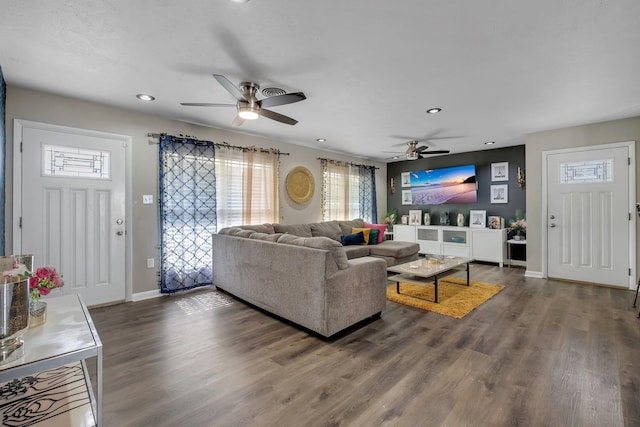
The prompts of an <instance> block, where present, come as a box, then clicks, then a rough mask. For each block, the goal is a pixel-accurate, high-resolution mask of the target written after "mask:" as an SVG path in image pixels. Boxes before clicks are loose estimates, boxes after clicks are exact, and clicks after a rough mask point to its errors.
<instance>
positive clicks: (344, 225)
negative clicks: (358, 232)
mask: <svg viewBox="0 0 640 427" xmlns="http://www.w3.org/2000/svg"><path fill="white" fill-rule="evenodd" d="M336 222H337V223H338V226H339V227H340V230H342V235H343V236H344V235H347V234H351V229H352V228H364V220H362V219H354V220H351V221H336Z"/></svg>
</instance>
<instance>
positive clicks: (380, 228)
mask: <svg viewBox="0 0 640 427" xmlns="http://www.w3.org/2000/svg"><path fill="white" fill-rule="evenodd" d="M364 226H365V227H366V228H371V229H376V230H378V243H382V241H383V240H384V232H385V231H387V226H386V225H384V224H369V223H368V222H365V223H364Z"/></svg>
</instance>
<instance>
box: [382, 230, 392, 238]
mask: <svg viewBox="0 0 640 427" xmlns="http://www.w3.org/2000/svg"><path fill="white" fill-rule="evenodd" d="M384 240H393V231H389V230H386V231H385V232H384Z"/></svg>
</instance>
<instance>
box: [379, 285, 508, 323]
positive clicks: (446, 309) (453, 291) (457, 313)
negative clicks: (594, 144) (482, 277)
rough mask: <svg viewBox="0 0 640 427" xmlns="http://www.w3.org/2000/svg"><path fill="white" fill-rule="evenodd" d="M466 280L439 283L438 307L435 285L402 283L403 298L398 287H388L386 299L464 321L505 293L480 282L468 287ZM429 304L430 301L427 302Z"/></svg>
mask: <svg viewBox="0 0 640 427" xmlns="http://www.w3.org/2000/svg"><path fill="white" fill-rule="evenodd" d="M466 283H467V279H466V278H465V279H462V278H458V277H447V278H445V279H439V280H438V303H437V304H436V303H434V302H431V301H433V299H434V295H433V292H434V286H433V285H426V286H420V285H411V284H409V283H400V294H398V293H396V284H395V283H394V284H393V285H389V286H387V299H388V300H389V301H393V302H397V303H398V304H404V305H408V306H411V307H415V308H420V309H422V310H428V311H433V312H434V313H438V314H444V315H445V316H449V317H454V318H456V319H462V318H463V317H464V316H466V315H467V314H469V313H471V312H472V311H473V310H474V309H475V308H476V307H478V306H479V305H480V304H483V303H484V302H486V301H488V300H489V299H491V298H492V297H493V296H494V295H496V294H497V293H498V292H500V291H501V290H503V289H504V286H502V285H494V284H492V283H486V282H477V281H475V280H471V282H470V285H469V286H467V285H466ZM425 300H429V301H425Z"/></svg>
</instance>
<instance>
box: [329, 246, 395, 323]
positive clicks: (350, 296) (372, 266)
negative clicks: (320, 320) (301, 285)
mask: <svg viewBox="0 0 640 427" xmlns="http://www.w3.org/2000/svg"><path fill="white" fill-rule="evenodd" d="M386 292H387V263H386V262H385V261H384V260H383V259H380V258H374V257H362V258H355V259H351V260H349V268H347V269H345V270H340V271H338V272H336V273H335V274H333V275H331V276H330V277H328V278H327V287H326V298H325V310H326V313H327V316H326V319H327V325H326V328H327V331H328V335H332V334H334V333H336V332H338V331H341V330H342V329H344V328H346V327H348V326H351V325H353V324H354V323H357V322H358V321H360V320H362V319H366V318H367V317H369V316H373V315H375V314H377V313H380V312H381V311H382V310H384V309H385V307H386V305H387V293H386Z"/></svg>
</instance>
